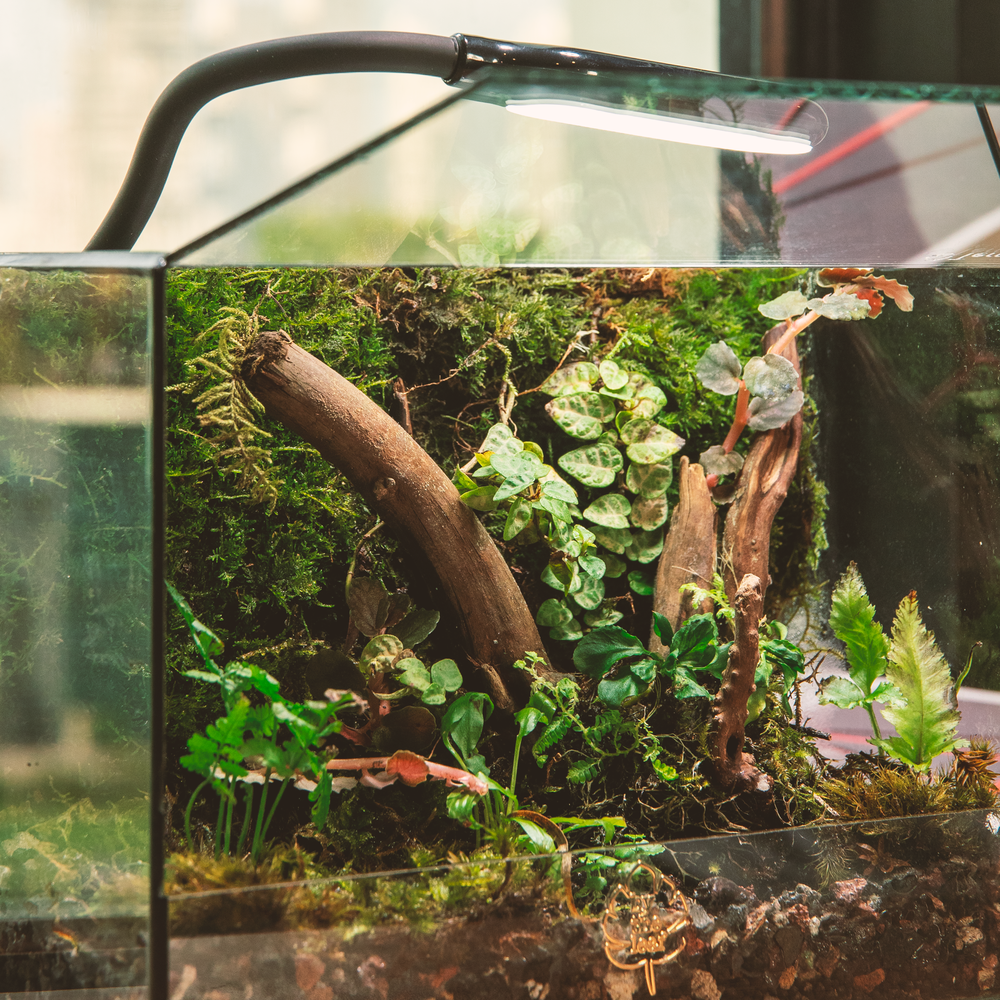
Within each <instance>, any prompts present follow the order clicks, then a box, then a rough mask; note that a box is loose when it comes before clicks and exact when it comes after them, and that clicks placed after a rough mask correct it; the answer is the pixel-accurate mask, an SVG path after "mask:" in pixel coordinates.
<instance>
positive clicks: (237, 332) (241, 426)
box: [167, 306, 281, 513]
mask: <svg viewBox="0 0 1000 1000" xmlns="http://www.w3.org/2000/svg"><path fill="white" fill-rule="evenodd" d="M222 312H223V313H224V314H225V315H223V316H222V318H221V319H219V320H218V321H217V322H215V323H214V324H212V326H210V327H209V328H208V329H207V330H206V331H205V332H204V333H203V334H201V337H205V336H207V335H208V334H210V333H213V332H215V331H218V334H219V343H218V346H217V347H216V348H215V349H214V350H211V351H208V352H207V353H205V354H203V355H201V357H198V358H194V359H193V360H192V361H189V362H188V363H187V364H188V368H189V370H190V372H191V377H190V378H189V379H188V381H187V382H180V383H178V384H177V385H171V386H168V387H167V391H168V392H186V393H188V394H193V393H196V392H197V393H199V395H198V396H196V397H195V399H194V403H195V406H196V407H197V409H198V422H199V423H200V424H201V426H202V427H209V428H214V429H215V433H214V434H213V435H212V436H211V437H208V438H206V439H205V440H206V441H207V442H208V444H209V445H211V447H212V448H213V449H214V450H215V452H216V455H215V459H216V461H217V462H219V463H221V464H220V468H221V471H222V472H224V473H227V472H232V473H236V474H237V475H239V477H240V480H239V483H240V486H241V487H243V488H247V489H249V490H250V495H251V498H252V499H253V500H255V501H257V502H263V501H267V502H268V513H271V512H272V511H273V510H274V508H275V505H276V504H277V502H278V486H280V485H281V480H280V479H275V478H274V477H273V476H272V475H271V473H270V472H269V470H268V467H269V466H270V465H271V451H270V449H268V448H263V447H261V446H260V445H257V444H253V443H252V441H253V440H254V439H255V438H261V437H264V438H268V437H270V436H271V435H270V434H269V433H268V432H267V431H265V430H264V429H263V428H261V427H258V426H257V424H256V423H254V419H255V416H256V415H259V414H263V412H264V407H263V405H262V404H261V402H260V400H258V399H257V398H256V397H255V396H254V395H253V394H252V393H251V392H250V390H249V389H247V387H246V383H245V382H244V381H243V377H242V374H241V369H242V366H243V361H244V359H245V358H246V354H247V351H248V350H249V349H250V347H251V345H252V344H253V343H254V342H255V341H256V340H257V335H258V333H259V332H260V323H259V319H258V316H257V310H256V309H254V311H253V313H251V314H249V315H248V314H247V313H245V312H244V311H243V310H242V309H233V308H231V307H229V306H225V307H223V309H222ZM199 339H201V338H199ZM198 369H203V370H202V371H199V370H198Z"/></svg>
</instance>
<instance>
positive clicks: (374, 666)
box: [358, 635, 403, 678]
mask: <svg viewBox="0 0 1000 1000" xmlns="http://www.w3.org/2000/svg"><path fill="white" fill-rule="evenodd" d="M402 652H403V644H402V643H401V642H400V641H399V639H397V638H396V636H394V635H377V636H375V638H374V639H372V640H370V641H369V643H368V645H367V646H365V648H364V649H363V650H362V651H361V659H360V660H359V661H358V667H359V668H360V669H361V672H362V673H363V674H364V675H365V677H366V678H367V677H368V676H369V675H370V674H371V673H372V672H373V671H376V670H388V669H389V668H390V667H391V666H392V664H393V662H394V661H395V659H396V658H397V657H398V656H399V655H400V653H402Z"/></svg>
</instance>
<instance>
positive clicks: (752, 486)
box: [722, 323, 802, 601]
mask: <svg viewBox="0 0 1000 1000" xmlns="http://www.w3.org/2000/svg"><path fill="white" fill-rule="evenodd" d="M784 328H785V324H784V323H779V324H778V325H777V326H775V327H772V329H771V330H769V331H768V333H767V336H766V337H765V338H764V345H765V347H766V346H767V345H768V344H769V343H773V342H774V341H776V340H777V339H778V338H779V337H780V336H781V334H782V332H783V331H784ZM782 355H783V356H784V357H786V358H788V360H789V361H791V362H792V364H793V365H795V368H796V370H798V367H799V353H798V349H797V348H796V346H795V341H794V340H793V341H792V342H791V343H789V345H788V346H787V347H786V348H785V350H784V351H783V352H782ZM799 382H800V387H801V379H800V380H799ZM801 444H802V414H801V413H796V414H795V416H794V417H792V419H791V420H790V421H789V422H788V423H787V424H785V425H784V427H779V428H777V429H776V430H773V431H766V432H764V433H762V434H758V435H757V438H756V440H755V441H754V443H753V445H752V446H751V448H750V453H749V454H748V455H747V458H746V461H745V462H744V463H743V469H742V471H741V472H740V477H739V479H738V481H737V483H736V492H735V494H734V497H733V502H732V505H731V506H730V508H729V513H728V515H727V516H726V526H725V529H724V531H723V535H722V575H723V579H724V580H725V586H726V594H727V595H728V597H729V600H730V601H732V600H733V599H734V598H735V595H736V592H737V586H738V585H739V584H740V581H741V580H742V579H743V578H744V577H745V576H746V575H747V574H748V573H752V574H753V575H754V576H756V577H758V578H759V579H760V581H761V591H762V592H763V591H766V590H767V587H768V584H769V583H770V579H771V578H770V573H769V571H768V558H769V555H770V542H771V525H772V523H773V522H774V516H775V514H777V513H778V510H779V508H780V507H781V505H782V503H784V501H785V497H786V496H787V495H788V487H789V485H790V484H791V482H792V478H793V477H794V475H795V469H796V466H797V465H798V460H799V447H800V446H801Z"/></svg>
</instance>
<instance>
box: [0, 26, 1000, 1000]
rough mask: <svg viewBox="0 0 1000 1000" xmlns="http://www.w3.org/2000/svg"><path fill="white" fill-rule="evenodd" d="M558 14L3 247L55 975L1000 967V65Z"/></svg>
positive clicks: (20, 583)
mask: <svg viewBox="0 0 1000 1000" xmlns="http://www.w3.org/2000/svg"><path fill="white" fill-rule="evenodd" d="M448 41H450V40H448ZM472 41H473V43H475V42H477V41H478V42H481V41H482V40H472ZM456 44H458V46H459V49H460V46H461V40H460V42H459V43H456ZM497 44H499V43H497ZM515 49H516V51H518V52H521V53H523V52H524V51H525V49H524V48H523V47H520V48H518V47H509V48H508V49H503V48H502V45H501V49H497V50H494V49H490V50H489V51H491V52H493V51H502V52H510V51H514V50H515ZM456 51H458V50H456ZM470 51H473V52H478V51H483V50H482V48H481V47H480V48H476V45H475V44H473V45H472V47H471V49H470ZM530 51H532V52H536V54H537V58H536V59H535V60H534V61H531V60H528V61H527V62H525V60H524V59H520V61H518V60H513V65H511V61H510V60H506V61H505V58H500V57H497V58H496V59H493V60H492V63H491V62H490V60H485V59H484V60H481V62H482V63H483V65H479V66H477V68H475V72H471V73H470V74H468V75H467V77H466V78H465V79H464V80H462V79H459V80H457V86H456V89H455V91H454V93H452V94H451V95H450V96H449V97H448V98H447V99H446V100H444V101H442V102H441V103H440V104H438V105H436V106H435V107H433V108H430V109H428V111H426V112H425V113H423V114H421V115H418V116H416V117H415V118H413V119H412V120H410V121H407V122H403V123H401V124H400V125H399V126H398V127H396V128H394V129H393V130H391V131H390V132H389V133H386V134H385V135H383V136H381V137H379V138H378V139H376V140H373V141H372V142H370V143H368V144H367V145H366V146H365V147H363V148H362V149H360V150H358V151H356V152H355V153H354V154H351V155H349V156H347V157H344V158H343V159H341V160H339V161H337V162H336V163H334V164H331V165H330V166H329V167H327V168H324V169H323V170H321V171H318V172H317V173H316V174H314V175H312V176H311V177H309V178H306V179H304V180H303V181H301V182H299V183H297V184H296V185H294V186H292V187H290V188H289V189H288V190H286V191H283V192H280V193H278V194H277V195H275V196H274V197H273V198H271V199H269V200H268V201H267V202H266V203H263V204H261V205H259V206H257V207H255V208H254V209H252V210H250V211H248V212H246V213H244V214H243V215H241V216H240V217H239V218H237V219H234V220H232V221H231V222H230V223H228V224H226V225H225V226H222V227H220V228H219V229H217V230H214V231H213V232H211V233H208V234H206V235H205V236H204V237H202V238H200V239H198V240H196V241H194V242H192V243H191V244H189V245H188V246H186V247H184V248H181V249H179V250H177V251H176V252H174V253H172V254H169V255H165V256H163V257H160V256H157V255H150V254H134V253H130V252H127V250H108V249H99V250H92V251H89V252H85V253H81V254H75V255H74V254H68V255H52V256H46V255H5V257H3V258H0V367H2V377H0V523H2V525H3V531H2V532H0V695H2V697H0V990H2V991H3V992H43V991H48V990H55V989H63V990H65V989H88V990H98V991H100V995H105V994H106V995H107V996H108V997H111V996H126V995H139V994H140V993H143V992H145V991H147V990H148V991H150V992H152V993H154V994H155V995H157V996H168V995H169V996H171V997H173V998H175V1000H184V998H186V1000H199V998H206V1000H221V998H222V997H226V998H235V997H240V996H242V997H244V998H246V1000H249V998H250V997H252V996H255V995H256V996H261V995H267V996H270V995H284V993H286V992H287V993H288V994H289V995H295V996H299V995H304V996H306V997H307V998H308V1000H331V998H332V997H335V996H336V997H340V996H346V997H358V998H362V997H363V998H371V997H379V998H382V1000H390V998H403V997H407V998H408V997H413V998H424V997H442V998H446V997H481V996H490V997H494V996H496V997H511V998H514V997H528V998H532V1000H541V998H544V997H567V998H580V1000H585V998H598V997H627V996H633V995H634V996H643V995H651V994H654V993H657V994H660V995H665V996H677V997H692V998H694V1000H717V998H719V997H720V996H727V997H738V996H753V997H762V998H763V997H781V998H785V997H788V998H798V997H809V998H817V1000H819V998H822V997H827V996H830V997H850V996H855V997H861V996H871V997H873V998H878V997H894V996H902V995H906V996H911V995H918V994H919V992H920V991H921V990H927V991H931V992H932V994H933V995H934V996H941V997H965V996H981V995H983V994H984V993H989V992H990V991H992V990H993V988H994V984H995V978H996V966H997V955H998V947H1000V938H998V935H1000V930H998V920H997V917H998V914H1000V849H998V848H1000V841H998V837H997V834H998V829H1000V823H998V821H997V818H996V801H995V796H996V790H995V784H994V780H995V776H994V773H993V771H992V770H991V768H992V767H993V765H994V764H995V762H996V760H997V749H996V746H995V744H994V743H993V742H992V737H993V736H994V735H995V732H994V730H995V729H996V722H995V720H994V718H993V715H992V713H993V706H994V705H996V704H998V703H1000V694H994V693H993V691H994V689H997V688H1000V659H998V654H1000V619H998V616H997V611H996V608H997V600H996V598H997V593H998V589H1000V588H998V583H1000V568H998V567H1000V564H998V556H1000V545H998V542H1000V539H998V537H997V534H998V528H997V525H998V524H1000V519H998V514H1000V495H998V473H997V469H998V464H997V459H998V449H1000V416H998V414H1000V332H998V330H997V315H998V306H1000V291H998V287H997V281H996V278H995V275H994V271H993V268H992V257H993V255H994V254H995V253H1000V244H998V243H997V241H996V236H997V233H1000V212H998V210H997V209H996V207H995V206H996V193H995V192H996V190H997V188H996V185H998V184H1000V181H998V178H997V167H996V166H995V163H994V158H993V152H992V151H996V152H997V154H998V155H1000V149H998V147H997V143H996V138H995V136H994V134H993V131H992V125H991V124H990V117H989V111H988V105H989V102H991V101H998V102H1000V93H994V92H993V91H991V90H986V89H981V90H973V89H970V88H942V87H932V86H920V87H905V86H901V85H900V86H895V85H887V84H878V85H871V86H860V85H851V86H848V85H844V84H834V83H824V84H804V83H802V82H786V81H780V82H774V81H768V82H762V81H754V80H744V79H738V78H732V77H723V76H719V75H717V74H697V73H686V72H680V71H676V70H672V69H671V68H669V67H656V66H653V65H651V64H638V65H632V66H630V65H628V64H627V61H625V60H617V59H613V60H611V62H610V63H608V64H604V63H601V62H600V61H599V60H598V61H596V62H594V61H588V60H590V59H591V57H592V56H593V54H589V53H582V54H581V53H575V54H574V53H569V55H571V56H572V55H575V56H576V57H577V58H576V60H575V61H574V60H573V59H567V58H566V57H567V52H566V51H565V50H559V52H560V53H561V55H560V59H561V60H562V61H561V62H559V64H558V65H556V66H551V65H545V64H544V60H543V59H542V56H541V54H539V53H541V52H547V53H549V56H547V57H546V58H550V57H551V52H552V51H553V50H530ZM594 59H597V57H596V56H595V57H594ZM557 61H558V60H557ZM442 75H445V74H443V73H442ZM180 132H181V133H182V132H183V128H181V129H180ZM175 138H176V140H178V141H179V138H180V134H177V135H176V136H175ZM168 167H169V158H168V161H167V168H168ZM146 200H147V202H148V201H149V200H150V199H149V198H147V199H146ZM151 201H152V203H153V204H155V194H154V196H152V199H151ZM146 207H147V208H148V209H150V210H151V205H147V206H146ZM147 217H148V212H147ZM126 228H127V227H126ZM138 228H139V229H141V224H140V225H139V227H138ZM133 229H135V227H134V226H133ZM106 231H107V232H110V231H111V230H110V229H108V230H106ZM137 231H138V230H135V231H133V232H132V234H131V236H130V237H129V239H128V241H127V245H128V246H130V245H131V241H132V240H133V239H134V236H135V233H136V232H137ZM98 244H99V245H100V241H98ZM105 245H107V244H105ZM95 995H96V994H95Z"/></svg>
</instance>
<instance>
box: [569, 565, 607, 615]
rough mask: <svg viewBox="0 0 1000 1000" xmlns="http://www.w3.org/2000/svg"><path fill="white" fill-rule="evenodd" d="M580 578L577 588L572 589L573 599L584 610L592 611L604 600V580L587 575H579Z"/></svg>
mask: <svg viewBox="0 0 1000 1000" xmlns="http://www.w3.org/2000/svg"><path fill="white" fill-rule="evenodd" d="M603 568H604V567H603V565H602V566H601V569H603ZM581 580H582V583H581V585H580V587H579V589H578V590H574V591H573V595H572V596H573V600H574V601H576V603H577V604H579V605H580V607H581V608H584V609H585V610H586V611H593V610H594V608H596V607H599V606H600V603H601V601H603V600H604V580H602V579H601V578H600V577H596V576H589V575H581Z"/></svg>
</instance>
